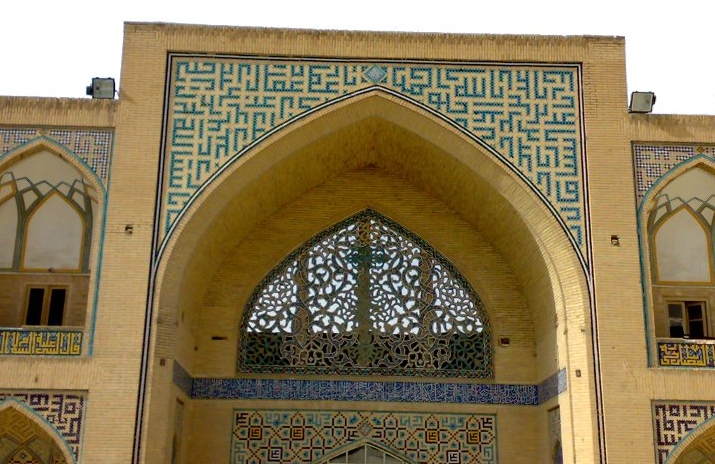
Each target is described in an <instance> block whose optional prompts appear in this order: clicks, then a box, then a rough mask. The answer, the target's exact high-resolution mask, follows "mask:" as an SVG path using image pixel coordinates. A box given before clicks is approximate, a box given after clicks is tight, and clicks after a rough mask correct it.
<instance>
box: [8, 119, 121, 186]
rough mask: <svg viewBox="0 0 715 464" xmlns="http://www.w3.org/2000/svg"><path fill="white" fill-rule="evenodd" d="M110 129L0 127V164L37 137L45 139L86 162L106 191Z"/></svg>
mask: <svg viewBox="0 0 715 464" xmlns="http://www.w3.org/2000/svg"><path fill="white" fill-rule="evenodd" d="M112 136H113V133H112V131H110V130H95V129H92V130H78V129H45V128H37V127H28V128H3V127H0V161H2V158H3V155H5V153H7V152H9V151H10V150H12V149H14V148H17V147H19V146H20V145H23V144H25V143H27V142H31V141H32V140H34V139H36V138H38V137H47V138H49V139H51V140H53V141H55V142H57V143H59V144H61V145H64V146H65V147H66V148H67V150H68V151H70V152H72V153H74V154H75V155H77V156H78V157H80V158H82V160H83V161H84V162H85V163H87V166H89V168H90V169H92V170H93V171H94V172H95V174H97V176H98V177H99V178H100V179H102V182H103V183H104V186H105V188H106V186H107V181H108V179H109V161H110V156H111V149H112Z"/></svg>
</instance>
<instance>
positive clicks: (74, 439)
mask: <svg viewBox="0 0 715 464" xmlns="http://www.w3.org/2000/svg"><path fill="white" fill-rule="evenodd" d="M7 399H13V400H16V401H19V402H21V403H23V404H24V405H26V406H27V407H28V408H30V409H32V410H33V411H35V412H36V413H37V414H38V415H39V416H40V417H42V418H43V419H45V420H46V421H47V422H48V423H49V424H50V425H52V426H53V427H54V428H55V429H56V430H57V431H58V432H59V433H60V434H61V435H62V438H64V440H65V441H66V442H67V444H68V445H69V447H70V448H71V450H72V453H73V454H74V457H75V460H76V461H77V462H80V450H81V448H82V446H81V441H82V433H83V425H84V416H85V409H86V405H87V395H86V393H83V392H72V393H63V392H53V391H33V392H21V391H14V390H0V403H2V402H3V401H5V400H7Z"/></svg>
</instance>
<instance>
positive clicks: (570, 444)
mask: <svg viewBox="0 0 715 464" xmlns="http://www.w3.org/2000/svg"><path fill="white" fill-rule="evenodd" d="M187 205H188V206H187V208H186V209H185V210H184V211H183V212H182V213H181V215H180V216H179V217H178V219H177V222H176V223H175V224H174V225H173V226H172V228H171V229H170V231H169V232H168V233H167V235H166V237H167V238H166V240H165V243H164V244H163V245H162V246H161V248H160V249H159V250H158V251H159V258H160V259H159V260H158V265H157V268H156V273H155V293H154V297H153V302H152V303H153V306H152V307H153V312H154V315H155V317H154V319H153V320H152V325H151V328H152V330H153V332H152V338H151V356H150V359H149V367H150V370H149V371H147V372H148V379H149V381H148V389H147V390H146V397H145V398H144V400H145V403H144V405H145V409H144V415H143V416H142V420H143V427H142V428H141V430H142V437H143V438H142V439H143V443H144V446H143V447H142V450H143V452H144V453H145V456H146V458H147V461H148V462H160V461H161V456H168V455H173V456H175V458H176V460H177V462H194V461H197V460H198V461H201V460H204V461H211V460H218V461H220V460H223V459H226V455H227V454H228V455H230V456H231V459H233V460H234V461H235V462H240V461H239V460H238V459H239V458H237V456H238V455H239V454H241V453H250V452H253V453H257V454H256V455H257V456H265V457H266V459H267V460H270V459H271V456H273V458H275V459H278V461H277V462H280V459H285V456H284V455H283V454H282V453H285V452H287V451H286V449H287V448H281V447H276V446H272V445H270V443H273V442H272V441H271V440H270V438H271V437H283V438H284V440H287V441H286V443H288V442H291V440H292V442H293V443H294V444H295V446H298V447H299V448H300V449H303V450H304V451H305V452H306V453H313V454H311V459H312V460H315V459H318V458H320V455H322V454H321V453H323V454H326V455H327V454H328V453H329V452H332V450H333V449H338V448H339V446H349V444H350V443H352V442H354V441H356V440H359V439H369V440H374V441H377V442H379V443H381V446H385V447H389V448H390V449H395V450H396V451H398V452H400V454H404V452H403V451H404V450H403V449H401V448H400V447H401V446H403V445H400V443H401V442H399V441H396V440H395V439H392V438H390V436H391V435H390V433H392V432H390V430H393V429H394V427H393V428H391V424H402V425H400V427H403V428H404V429H405V430H404V431H405V433H409V431H411V433H412V434H413V435H414V437H415V438H414V440H413V441H414V442H415V443H417V445H415V446H417V448H418V451H415V453H417V455H415V456H410V455H407V458H408V459H415V460H420V459H422V461H423V460H424V456H423V457H422V458H420V457H419V453H421V452H422V451H420V450H421V449H422V448H424V449H428V448H429V449H432V450H435V449H436V451H434V452H435V453H438V454H435V455H434V456H428V458H429V459H436V460H438V461H439V460H440V459H445V461H444V462H450V461H446V459H457V457H456V456H458V455H459V453H457V454H456V455H455V454H450V455H449V456H448V455H447V449H448V448H449V447H450V446H452V445H453V444H452V443H451V442H449V443H447V442H446V441H445V440H446V439H445V438H444V434H443V432H444V431H445V430H447V429H445V428H444V427H447V428H454V427H457V428H459V427H461V430H462V433H461V435H459V434H458V435H459V437H461V438H453V439H450V440H453V441H455V443H456V444H458V446H463V447H464V450H463V451H464V452H465V453H476V454H473V455H474V456H476V457H475V458H474V459H477V461H473V462H548V459H549V457H550V455H551V451H552V450H551V446H550V438H551V437H550V435H549V434H550V433H551V432H550V431H549V430H548V428H547V427H545V425H544V424H546V420H547V415H548V414H549V411H553V410H554V409H555V408H560V414H559V417H560V420H561V423H564V422H566V423H567V424H568V427H563V431H559V433H560V436H561V439H562V440H563V452H564V457H565V459H566V460H569V461H570V460H573V459H574V455H575V454H576V453H578V455H579V456H581V455H583V454H586V455H588V456H589V458H588V459H591V460H596V459H597V454H598V451H597V448H598V447H597V437H596V436H595V432H594V430H596V425H595V424H596V418H595V415H594V414H593V413H591V414H580V415H579V416H578V417H575V416H571V414H570V410H571V408H570V404H571V403H572V402H579V403H581V404H583V403H584V402H585V403H592V402H593V401H594V400H593V385H594V382H593V372H592V371H591V370H589V369H584V366H579V367H580V368H581V369H584V370H583V371H581V374H582V375H581V377H579V378H578V380H577V381H574V382H569V384H568V388H566V385H565V383H566V382H565V381H566V372H569V371H570V370H569V369H568V368H569V366H570V361H569V358H568V355H567V353H569V355H578V356H579V357H580V358H583V357H585V358H588V359H590V358H591V356H592V355H591V352H590V341H589V340H588V337H583V336H580V337H578V338H577V339H576V338H574V337H569V335H568V332H569V330H568V328H569V327H573V329H574V330H573V332H574V333H577V332H579V333H580V332H581V328H582V327H583V326H587V325H588V323H589V290H588V285H587V278H586V275H585V272H584V269H583V266H582V262H581V260H580V259H579V253H578V252H577V251H576V249H575V247H574V241H573V237H572V236H571V235H570V234H568V233H567V232H566V229H565V227H564V226H563V222H562V221H561V220H560V219H559V218H558V217H557V215H556V214H554V209H553V207H551V206H549V205H548V204H547V203H546V202H545V201H544V196H543V195H542V194H540V193H539V191H538V189H536V188H534V187H533V186H532V185H530V184H529V182H528V180H527V179H525V178H524V176H522V175H520V174H519V172H517V170H515V169H513V168H512V167H510V166H509V165H508V164H507V163H506V162H504V160H503V159H500V156H499V154H498V152H496V151H494V150H493V149H491V148H489V147H487V146H485V145H484V144H483V143H481V142H480V141H479V140H478V139H476V138H474V137H472V136H470V135H469V134H466V133H465V132H464V131H462V130H461V129H459V128H458V127H456V126H455V125H454V124H453V123H451V122H450V121H449V120H447V119H445V118H442V117H440V116H439V115H437V114H435V113H434V112H432V111H430V110H429V109H428V108H426V107H422V106H420V105H417V104H416V103H415V102H411V101H408V100H407V99H404V98H402V97H400V96H399V95H396V94H394V93H392V92H387V91H384V90H380V89H371V90H368V91H364V92H359V93H356V94H355V95H353V96H351V97H350V98H343V99H340V100H337V101H335V102H334V103H331V104H329V105H324V106H323V107H321V108H318V109H317V110H315V111H313V112H310V113H309V114H306V115H305V116H304V117H301V118H297V119H296V120H295V121H293V122H292V123H290V124H285V125H284V126H282V127H281V128H280V130H276V131H275V132H273V133H271V134H269V135H268V136H266V137H264V138H262V139H260V140H258V141H257V143H255V144H254V145H252V146H251V147H250V149H248V150H247V151H245V152H242V153H241V154H240V156H236V157H235V158H233V159H231V161H230V162H228V163H226V164H225V165H224V166H223V167H222V168H221V169H220V170H218V171H216V173H215V174H214V175H213V176H212V177H211V178H210V180H209V181H207V183H205V184H203V185H202V187H201V188H200V189H198V191H197V193H196V194H195V196H194V197H192V200H191V201H190V202H188V203H187ZM366 208H369V209H371V210H374V211H376V212H379V214H381V215H383V216H384V217H386V218H389V220H390V221H394V223H395V224H399V226H400V227H404V228H405V229H406V230H409V231H410V233H411V234H414V236H416V237H419V238H420V239H421V240H424V241H425V243H428V244H429V245H430V246H431V247H433V248H434V249H435V250H437V251H438V252H439V253H440V255H442V256H444V257H445V258H446V259H447V260H448V261H449V262H450V263H452V264H453V266H454V268H455V269H456V270H458V271H459V274H460V275H461V276H463V277H464V279H465V280H466V281H467V282H468V283H469V285H471V286H472V287H473V288H474V290H475V292H476V294H478V295H479V297H480V298H481V300H482V301H483V304H484V309H485V311H486V314H487V316H488V320H489V323H490V327H491V330H492V333H491V342H492V344H491V349H492V350H493V351H492V353H493V367H494V370H493V375H491V376H487V377H486V378H484V377H483V378H476V379H475V378H464V377H454V378H448V379H445V378H444V377H441V376H438V375H433V374H430V375H426V376H410V375H406V374H405V372H400V373H399V375H393V376H390V375H385V374H384V373H382V374H381V375H380V376H376V375H366V376H361V375H359V374H358V373H354V372H353V373H348V374H344V375H338V374H334V373H330V372H328V373H324V374H315V373H293V374H286V373H246V372H240V371H239V370H238V369H237V364H236V363H237V359H238V356H239V353H238V349H239V348H238V347H239V346H241V340H240V337H241V335H240V334H241V332H240V327H241V322H240V321H241V318H242V316H243V311H244V308H246V306H247V304H248V301H249V298H250V296H251V294H252V292H253V291H254V289H255V288H256V287H257V286H258V285H259V283H260V282H261V280H262V279H264V278H265V276H266V275H267V274H269V273H270V272H271V271H272V270H273V269H275V268H276V266H277V265H278V264H279V263H280V262H281V261H282V260H283V259H285V258H286V257H287V256H289V255H290V254H291V252H293V251H294V250H296V249H298V248H300V247H301V245H303V244H305V243H307V242H309V241H310V240H311V238H312V237H316V236H318V235H319V234H320V233H321V232H322V231H325V230H328V229H330V227H332V226H334V225H335V224H337V223H339V222H340V221H342V220H345V218H348V217H350V216H351V215H354V214H355V213H357V212H359V211H362V210H365V209H366ZM566 308H568V312H567V311H566ZM172 364H174V367H173V371H172ZM574 380H575V379H574ZM559 392H560V394H559ZM595 409H596V408H595V406H594V407H593V408H590V410H591V411H595ZM176 411H180V412H181V414H180V415H176V414H175V412H176ZM407 417H411V418H412V419H413V420H414V422H412V423H411V425H409V421H407V419H406V418H407ZM167 418H171V419H170V420H167ZM174 418H176V420H174ZM161 424H164V425H161ZM226 424H233V425H232V426H231V428H230V430H227V429H226ZM404 424H408V425H404ZM445 424H448V425H445ZM174 429H178V430H180V431H182V433H180V434H179V437H178V439H173V438H172V437H175V436H176V434H175V432H174ZM328 430H330V431H331V432H330V434H327V432H326V431H328ZM485 431H486V432H488V431H491V432H493V435H491V436H493V437H494V440H492V441H489V440H486V441H480V440H479V439H477V438H476V437H477V436H479V434H480V433H482V436H490V435H489V433H486V434H484V432H485ZM402 432H403V431H402V429H401V430H400V433H402ZM497 432H498V433H497ZM286 434H287V435H286ZM321 434H322V435H321ZM326 434H327V435H326ZM284 435H285V437H284ZM318 435H320V437H321V438H320V440H319V441H320V443H321V444H320V445H318V444H316V443H317V442H316V441H315V440H313V441H311V440H312V439H311V437H316V436H318ZM497 436H498V437H499V439H498V442H497V441H496V437H497ZM576 436H578V437H579V447H578V450H576V448H575V446H574V444H575V438H574V437H576ZM188 437H192V438H191V439H189V438H188ZM525 438H527V439H525ZM470 440H471V441H470ZM517 443H518V444H519V446H518V447H517V446H511V445H515V444H517ZM409 446H413V445H411V444H410V445H408V444H404V447H409ZM455 446H457V445H455ZM172 447H173V452H171V451H169V450H170V449H171V448H172ZM252 447H253V448H252ZM421 447H422V448H421ZM430 447H431V448H430ZM525 447H526V448H525ZM516 449H518V450H519V451H518V452H517V451H515V450H516ZM424 452H427V451H424ZM261 453H263V454H261ZM439 453H443V454H439ZM480 453H481V454H480ZM279 456H280V457H279ZM450 456H451V457H450ZM234 461H232V462H234ZM301 462H302V461H301ZM308 462H309V461H308ZM434 462H437V461H434ZM453 462H460V461H453ZM461 462H467V461H461ZM470 462H471V461H470Z"/></svg>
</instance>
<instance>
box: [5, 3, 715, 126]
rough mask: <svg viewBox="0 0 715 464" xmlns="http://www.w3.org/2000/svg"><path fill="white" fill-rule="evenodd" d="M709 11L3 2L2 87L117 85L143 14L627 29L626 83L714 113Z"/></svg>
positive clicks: (66, 93)
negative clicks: (108, 81)
mask: <svg viewBox="0 0 715 464" xmlns="http://www.w3.org/2000/svg"><path fill="white" fill-rule="evenodd" d="M713 13H715V1H713V0H681V1H679V2H670V1H645V0H600V1H581V0H570V1H567V0H541V1H539V0H531V1H529V0H510V1H506V0H504V1H500V0H488V1H484V0H439V1H429V2H428V1H426V0H422V1H420V0H411V1H405V0H358V1H353V2H341V1H339V0H331V1H328V0H290V1H289V0H273V1H269V0H263V1H258V0H253V1H252V2H248V1H247V0H234V1H232V2H228V1H215V0H194V1H187V0H173V1H169V0H120V1H115V2H103V1H102V0H92V1H89V0H65V1H58V0H34V1H29V0H25V1H13V0H6V2H4V4H3V6H2V8H1V9H0V57H1V58H0V63H2V64H0V95H19V96H42V97H79V98H89V97H86V96H85V89H86V87H87V86H88V85H90V83H91V79H92V77H114V78H116V79H117V82H118V87H119V91H120V92H121V82H120V81H119V77H120V67H121V54H122V33H123V23H124V21H142V22H172V23H188V24H212V25H228V26H254V27H255V26H258V27H287V28H310V29H339V30H368V31H407V32H446V33H449V32H453V33H474V34H539V35H603V36H623V37H625V38H626V63H627V68H626V69H627V76H628V91H629V93H630V92H632V91H636V90H637V91H652V92H655V94H656V104H655V107H654V111H653V112H654V113H668V114H671V113H676V114H711V115H715V59H714V56H715V47H714V45H715V26H714V24H715V23H714V22H713ZM627 104H628V102H627V96H624V105H627Z"/></svg>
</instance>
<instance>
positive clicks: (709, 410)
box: [653, 401, 715, 464]
mask: <svg viewBox="0 0 715 464" xmlns="http://www.w3.org/2000/svg"><path fill="white" fill-rule="evenodd" d="M714 416H715V402H692V401H654V402H653V431H654V435H655V449H656V462H657V463H658V464H662V463H664V462H665V461H666V459H667V458H668V454H670V452H671V451H673V449H674V448H675V446H676V445H677V444H678V443H679V442H680V441H681V440H682V439H683V438H685V436H686V435H688V434H689V433H690V432H691V431H693V430H694V429H695V428H696V427H697V426H699V425H700V424H702V423H703V422H705V421H706V420H708V419H710V418H712V417H714Z"/></svg>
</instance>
